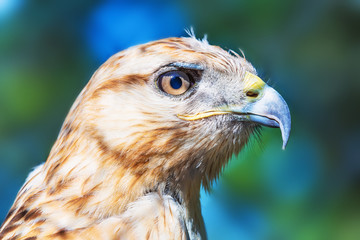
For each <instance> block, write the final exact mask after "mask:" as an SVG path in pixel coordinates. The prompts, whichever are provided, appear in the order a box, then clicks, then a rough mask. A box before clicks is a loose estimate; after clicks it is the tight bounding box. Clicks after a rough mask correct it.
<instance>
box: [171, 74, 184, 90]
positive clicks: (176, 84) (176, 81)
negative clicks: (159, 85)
mask: <svg viewBox="0 0 360 240" xmlns="http://www.w3.org/2000/svg"><path fill="white" fill-rule="evenodd" d="M170 85H171V87H172V88H173V89H179V88H180V87H181V85H182V81H181V78H180V77H178V76H174V77H172V78H171V80H170Z"/></svg>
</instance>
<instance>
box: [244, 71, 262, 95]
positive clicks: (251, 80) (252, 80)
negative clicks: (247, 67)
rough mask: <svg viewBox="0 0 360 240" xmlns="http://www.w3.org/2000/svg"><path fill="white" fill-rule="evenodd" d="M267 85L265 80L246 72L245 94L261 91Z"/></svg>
mask: <svg viewBox="0 0 360 240" xmlns="http://www.w3.org/2000/svg"><path fill="white" fill-rule="evenodd" d="M265 85H266V83H265V82H264V81H263V80H261V78H259V77H258V76H256V75H254V74H252V73H249V72H245V77H244V91H245V92H247V91H250V90H257V91H261V90H262V89H263V88H264V86H265Z"/></svg>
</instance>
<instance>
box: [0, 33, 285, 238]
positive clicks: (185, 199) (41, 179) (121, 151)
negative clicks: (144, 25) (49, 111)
mask: <svg viewBox="0 0 360 240" xmlns="http://www.w3.org/2000/svg"><path fill="white" fill-rule="evenodd" d="M261 125H265V126H269V127H279V128H280V129H281V132H282V138H283V147H285V145H286V143H287V140H288V138H289V133H290V114H289V109H288V107H287V105H286V103H285V101H284V100H283V98H282V97H281V96H280V95H279V94H278V93H277V92H276V91H275V90H274V89H273V88H271V87H269V86H268V85H267V84H266V83H264V82H263V81H262V80H261V79H260V78H259V77H258V76H257V74H256V70H255V68H254V67H253V66H252V65H251V64H250V63H249V62H248V61H246V60H245V59H244V58H242V57H240V56H239V55H237V54H236V53H229V52H226V51H224V50H223V49H221V48H220V47H217V46H212V45H209V44H208V42H207V41H206V40H202V41H199V40H197V39H195V38H194V37H189V38H168V39H163V40H159V41H155V42H150V43H147V44H143V45H139V46H135V47H132V48H129V49H127V50H124V51H122V52H119V53H117V54H115V55H114V56H112V57H111V58H110V59H109V60H108V61H106V62H105V63H104V64H103V65H102V66H101V67H100V68H99V69H98V70H97V71H96V72H95V74H94V75H93V77H92V78H91V80H90V81H89V83H88V84H87V85H86V87H85V88H84V89H83V91H82V92H81V93H80V95H79V97H78V98H77V100H76V101H75V103H74V105H73V106H72V108H71V110H70V112H69V114H68V116H67V118H66V119H65V122H64V124H63V126H62V129H61V131H60V134H59V137H58V139H57V141H56V143H55V144H54V146H53V148H52V150H51V152H50V155H49V157H48V159H47V161H46V162H45V164H44V165H41V166H39V167H38V168H37V169H36V170H35V171H34V172H33V173H31V174H30V176H29V177H28V180H27V182H26V183H25V185H24V187H23V188H22V190H21V191H20V192H19V195H18V197H17V199H16V201H15V204H14V206H13V208H12V209H11V211H10V213H9V217H8V218H7V220H6V222H5V224H4V227H6V226H7V225H9V226H12V225H11V224H16V225H17V226H25V225H24V224H18V223H20V222H19V221H23V222H24V221H33V222H34V223H35V222H36V223H38V222H40V220H41V219H46V221H41V222H40V223H41V224H47V225H49V226H51V227H49V228H48V229H52V227H53V226H57V227H59V226H62V227H64V228H67V229H74V228H75V227H78V228H85V227H86V226H90V225H91V224H94V223H96V222H98V221H99V219H105V218H106V217H110V216H120V215H121V214H122V213H124V211H125V210H126V209H128V207H129V206H130V205H129V204H130V203H132V202H134V201H136V200H137V199H139V198H141V197H142V196H145V195H147V194H148V193H149V192H157V193H159V194H160V195H167V196H171V198H172V199H176V201H177V202H178V203H179V204H180V205H181V206H184V207H183V208H182V209H186V213H185V215H186V217H185V219H192V220H191V221H190V222H192V223H191V224H190V225H191V226H192V227H191V226H190V225H189V226H190V228H196V229H197V230H196V231H197V232H202V233H203V232H204V230H203V223H202V217H201V211H200V202H199V192H200V186H201V184H202V185H203V186H204V187H205V189H207V188H209V186H210V183H211V181H212V180H213V179H215V178H217V176H218V175H219V173H220V172H221V169H222V168H223V166H224V165H225V164H226V163H227V161H228V160H229V158H230V157H231V156H232V155H233V154H237V153H238V152H239V151H240V150H241V148H242V147H243V146H244V145H245V144H246V142H247V141H248V139H249V136H250V135H251V134H252V133H254V132H256V131H257V130H259V127H260V126H261ZM24 209H25V210H26V212H25V213H24ZM31 212H35V213H36V218H35V217H34V214H32V217H31V218H29V217H27V215H26V214H27V213H31ZM36 219H38V220H39V219H40V220H39V221H37V220H36ZM79 219H81V221H79ZM23 222H21V223H23ZM26 226H28V225H26ZM34 226H35V225H34ZM21 228H24V231H25V230H26V231H30V230H29V229H27V228H26V229H25V227H21ZM11 229H12V231H15V230H14V228H11ZM9 231H10V230H8V232H7V234H10V232H9ZM16 231H18V230H16ZM49 231H50V230H49ZM11 234H12V232H11Z"/></svg>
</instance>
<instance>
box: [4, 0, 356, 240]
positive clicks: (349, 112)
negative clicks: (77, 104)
mask: <svg viewBox="0 0 360 240" xmlns="http://www.w3.org/2000/svg"><path fill="white" fill-rule="evenodd" d="M190 26H194V28H195V32H196V34H197V36H198V37H202V36H203V35H204V34H208V38H209V41H210V43H212V44H216V45H220V46H222V47H224V48H226V49H234V50H237V49H238V48H241V49H243V50H244V51H245V54H246V58H247V59H249V60H250V61H251V62H252V63H253V64H254V66H255V67H256V68H257V69H258V70H259V72H260V74H261V76H262V78H263V79H265V80H268V81H269V82H270V83H271V85H272V86H274V87H275V88H276V89H277V90H278V91H279V92H280V93H281V94H282V95H283V97H284V98H285V99H286V101H287V102H288V104H289V107H290V110H291V113H292V118H293V130H292V135H291V138H290V142H289V144H288V148H287V149H286V150H285V151H282V150H281V136H280V131H279V130H278V129H264V131H263V137H262V141H261V142H260V143H258V142H256V141H252V143H251V144H249V145H248V146H247V147H246V149H245V150H244V151H243V152H242V153H240V155H239V156H238V157H236V158H235V157H234V159H233V160H232V161H231V162H230V164H229V165H228V167H227V168H226V169H225V172H224V174H223V176H222V177H221V178H220V180H219V181H218V182H217V183H216V184H215V185H214V188H213V190H212V192H211V193H210V194H207V193H205V192H203V193H202V207H203V215H204V218H205V223H206V227H207V231H208V235H209V239H210V240H215V239H245V240H247V239H249V240H257V239H259V240H260V239H276V240H282V239H285V240H286V239H295V240H312V239H314V240H315V239H327V240H328V239H341V240H344V239H345V240H347V239H354V240H355V239H360V151H359V148H360V138H359V136H360V127H359V125H358V122H359V117H360V108H359V107H360V106H359V103H360V99H359V90H360V70H359V69H360V1H359V0H344V1H335V0H317V1H313V0H302V1H300V0H295V1H288V0H273V1H267V0H251V1H250V0H247V1H245V0H209V1H190V0H186V1H180V0H179V1H165V0H163V1H162V0H155V1H145V0H143V1H139V0H137V1H113V0H107V1H89V0H87V1H85V0H78V1H25V0H2V1H0V192H1V195H0V220H1V219H3V218H4V217H5V215H6V213H7V211H8V209H9V208H10V206H11V204H12V202H13V200H14V198H15V196H16V193H17V191H18V190H19V188H20V187H21V185H22V184H23V182H24V180H25V178H26V176H27V174H28V173H29V171H30V170H31V169H32V167H34V166H36V165H38V164H40V163H41V162H43V161H45V159H46V157H47V155H48V153H49V150H50V148H51V146H52V144H53V143H54V141H55V139H56V137H57V134H58V131H59V129H60V126H61V124H62V122H63V120H64V118H65V116H66V114H67V111H68V110H69V108H70V106H71V104H72V102H73V101H74V99H75V98H76V96H77V94H78V93H79V92H80V91H81V89H82V88H83V87H84V85H85V84H86V82H87V81H88V79H89V78H90V77H91V75H92V73H93V72H94V71H95V70H96V69H97V68H98V67H99V65H100V64H101V63H102V62H103V61H105V60H106V59H107V58H108V57H110V56H111V55H112V54H114V53H115V52H118V51H120V50H122V49H125V48H127V47H129V46H132V45H134V44H139V43H145V42H147V41H150V40H156V39H159V38H164V37H169V36H184V35H186V34H185V33H184V29H185V28H188V27H190Z"/></svg>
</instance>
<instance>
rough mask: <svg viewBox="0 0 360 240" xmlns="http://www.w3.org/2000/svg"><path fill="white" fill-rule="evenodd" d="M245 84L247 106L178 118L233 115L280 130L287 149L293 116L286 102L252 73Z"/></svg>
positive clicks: (230, 107) (226, 107) (247, 76)
mask: <svg viewBox="0 0 360 240" xmlns="http://www.w3.org/2000/svg"><path fill="white" fill-rule="evenodd" d="M244 84H245V85H244V91H245V92H246V95H247V98H248V103H247V104H245V105H243V106H240V105H233V106H225V107H220V108H216V109H212V110H209V111H205V112H200V113H196V114H194V115H178V117H179V118H181V119H183V120H187V121H193V120H198V119H202V118H206V117H210V116H214V115H223V114H232V115H234V116H236V118H237V119H238V120H239V121H250V122H255V123H258V124H261V125H263V126H267V127H273V128H280V130H281V135H282V140H283V146H282V148H283V149H285V147H286V144H287V142H288V140H289V136H290V130H291V116H290V111H289V108H288V106H287V104H286V102H285V100H284V99H283V98H282V97H281V95H280V94H279V93H278V92H276V91H275V90H274V89H273V88H271V87H269V86H268V85H266V84H265V83H264V82H263V81H262V80H261V79H260V78H259V77H258V76H256V75H254V74H252V73H249V72H246V74H245V77H244Z"/></svg>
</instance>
